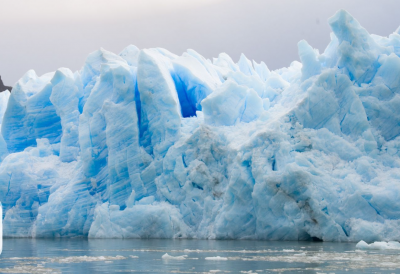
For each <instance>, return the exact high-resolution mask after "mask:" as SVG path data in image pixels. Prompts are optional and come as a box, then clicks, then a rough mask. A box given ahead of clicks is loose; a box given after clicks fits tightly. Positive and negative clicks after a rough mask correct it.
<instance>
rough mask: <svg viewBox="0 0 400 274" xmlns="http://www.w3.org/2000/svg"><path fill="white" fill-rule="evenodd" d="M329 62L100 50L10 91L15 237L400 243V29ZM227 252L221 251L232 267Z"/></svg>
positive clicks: (5, 120) (337, 44) (335, 52)
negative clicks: (73, 66)
mask: <svg viewBox="0 0 400 274" xmlns="http://www.w3.org/2000/svg"><path fill="white" fill-rule="evenodd" d="M329 24H330V26H331V29H332V33H331V42H330V43H329V45H328V46H327V48H326V49H325V51H324V52H323V53H319V51H318V50H316V49H314V48H312V46H311V45H309V44H308V43H307V42H306V41H304V40H303V41H300V42H299V44H298V52H299V58H300V61H301V62H298V61H294V62H293V63H292V64H291V65H290V66H289V67H285V68H281V69H278V70H270V69H268V67H267V65H266V64H265V63H263V62H261V63H257V62H255V61H250V60H249V59H247V58H246V56H245V55H243V54H242V55H241V56H240V59H239V61H238V62H237V63H235V62H234V61H233V60H232V58H231V57H229V56H228V55H227V54H225V53H221V54H220V55H219V56H218V58H214V59H213V60H209V59H206V58H204V57H203V56H201V55H200V54H199V53H197V52H195V51H194V50H188V51H187V52H185V53H183V54H182V55H181V56H178V55H175V54H173V53H171V52H169V51H167V50H165V49H161V48H153V49H141V50H140V49H138V48H137V47H135V46H132V45H131V46H128V47H127V48H126V49H124V50H123V51H122V52H121V53H120V54H119V55H117V54H114V53H111V52H109V51H107V50H104V49H100V50H98V51H96V52H93V53H91V54H90V55H89V56H88V57H87V59H86V62H85V64H84V66H83V67H82V69H81V70H80V71H77V72H72V71H71V70H69V69H67V68H60V69H58V70H57V71H55V72H52V73H48V74H45V75H43V76H38V75H36V73H35V72H34V71H32V70H30V71H28V72H27V73H26V74H25V75H24V76H23V77H22V78H21V79H20V80H19V81H18V83H17V84H16V85H15V86H14V88H13V89H12V92H11V93H8V92H7V91H6V92H3V93H0V122H1V134H0V162H1V163H0V201H1V203H2V205H3V212H4V216H3V228H4V236H5V237H77V236H84V237H94V238H198V239H260V240H322V241H354V242H358V241H361V240H364V241H367V242H375V241H386V242H388V241H396V240H397V241H398V240H399V239H400V31H398V30H397V31H395V32H394V33H392V34H391V35H389V36H388V37H381V36H378V35H372V34H369V33H368V31H367V30H366V29H364V28H363V27H362V26H361V25H360V24H359V23H358V22H357V20H356V19H354V18H353V17H352V16H351V15H350V14H349V13H347V12H346V11H344V10H340V11H338V12H337V13H336V14H335V15H334V16H333V17H331V18H330V19H329ZM221 259H222V258H221Z"/></svg>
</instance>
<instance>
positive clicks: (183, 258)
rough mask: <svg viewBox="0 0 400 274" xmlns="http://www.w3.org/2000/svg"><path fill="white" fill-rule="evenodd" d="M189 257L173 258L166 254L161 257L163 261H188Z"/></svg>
mask: <svg viewBox="0 0 400 274" xmlns="http://www.w3.org/2000/svg"><path fill="white" fill-rule="evenodd" d="M186 257H187V255H182V256H171V255H169V254H168V253H165V254H164V255H162V256H161V258H162V259H163V260H186Z"/></svg>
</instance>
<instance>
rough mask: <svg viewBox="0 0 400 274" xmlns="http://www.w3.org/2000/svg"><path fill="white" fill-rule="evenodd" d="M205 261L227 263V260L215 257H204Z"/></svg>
mask: <svg viewBox="0 0 400 274" xmlns="http://www.w3.org/2000/svg"><path fill="white" fill-rule="evenodd" d="M206 260H208V261H227V260H228V258H226V257H220V256H216V257H206Z"/></svg>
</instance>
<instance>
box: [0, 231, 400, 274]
mask: <svg viewBox="0 0 400 274" xmlns="http://www.w3.org/2000/svg"><path fill="white" fill-rule="evenodd" d="M398 271H400V251H393V250H392V251H360V250H357V249H356V244H355V243H328V242H268V241H214V240H164V239H149V240H138V239H107V240H105V239H84V238H76V239H25V238H19V239H4V242H3V254H2V255H1V257H0V273H354V272H362V273H395V272H398Z"/></svg>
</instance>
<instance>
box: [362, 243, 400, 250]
mask: <svg viewBox="0 0 400 274" xmlns="http://www.w3.org/2000/svg"><path fill="white" fill-rule="evenodd" d="M356 248H357V249H364V250H400V243H399V242H394V241H390V242H373V243H371V244H367V243H366V242H364V241H360V242H358V243H357V245H356Z"/></svg>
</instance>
